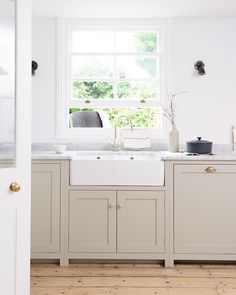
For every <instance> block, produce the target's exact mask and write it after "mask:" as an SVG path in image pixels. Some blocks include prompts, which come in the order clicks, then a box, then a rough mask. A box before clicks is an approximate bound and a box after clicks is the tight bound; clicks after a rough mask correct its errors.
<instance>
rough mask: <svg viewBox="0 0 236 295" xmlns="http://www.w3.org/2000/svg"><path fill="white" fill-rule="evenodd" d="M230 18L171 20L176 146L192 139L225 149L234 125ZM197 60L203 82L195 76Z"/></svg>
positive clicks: (235, 54)
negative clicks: (178, 138)
mask: <svg viewBox="0 0 236 295" xmlns="http://www.w3.org/2000/svg"><path fill="white" fill-rule="evenodd" d="M235 28H236V18H228V19H226V18H224V19H221V18H216V19H207V18H205V19H204V18H203V19H175V21H174V24H173V34H172V35H173V39H172V46H173V47H172V48H171V52H172V57H173V65H172V69H171V71H172V82H173V88H174V89H175V90H177V91H179V90H188V94H186V95H183V96H179V97H178V99H177V101H178V113H177V116H178V117H177V124H178V128H179V131H180V134H181V142H185V141H186V140H188V139H191V138H194V137H196V136H202V137H204V138H207V139H212V140H213V141H214V142H216V143H230V126H231V125H232V124H236V91H235V89H236V75H235V72H236V34H235ZM198 59H200V60H203V61H204V63H205V65H206V67H205V69H206V76H195V75H194V74H193V64H194V62H195V61H197V60H198Z"/></svg>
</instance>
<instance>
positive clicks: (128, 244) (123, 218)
mask: <svg viewBox="0 0 236 295" xmlns="http://www.w3.org/2000/svg"><path fill="white" fill-rule="evenodd" d="M117 208H118V209H117V210H118V211H117V212H118V224H117V230H118V252H127V253H128V252H136V253H161V252H164V192H157V191H155V192H154V191H122V192H118V205H117Z"/></svg>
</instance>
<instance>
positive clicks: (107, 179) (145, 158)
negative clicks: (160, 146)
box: [70, 151, 164, 186]
mask: <svg viewBox="0 0 236 295" xmlns="http://www.w3.org/2000/svg"><path fill="white" fill-rule="evenodd" d="M70 184H71V185H140V186H142V185H150V186H163V185H164V162H163V161H162V160H161V157H160V154H159V153H154V152H104V151H102V152H90V153H88V152H84V153H77V154H76V155H73V156H72V159H71V160H70Z"/></svg>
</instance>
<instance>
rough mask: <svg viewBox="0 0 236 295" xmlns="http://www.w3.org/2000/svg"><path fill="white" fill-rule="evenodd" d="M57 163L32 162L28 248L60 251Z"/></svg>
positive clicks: (58, 174) (38, 250)
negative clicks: (29, 238) (29, 246)
mask: <svg viewBox="0 0 236 295" xmlns="http://www.w3.org/2000/svg"><path fill="white" fill-rule="evenodd" d="M60 180H61V179H60V164H32V200H31V251H32V253H39V252H42V253H45V252H51V253H52V252H59V251H60V243H59V238H60V183H61V181H60Z"/></svg>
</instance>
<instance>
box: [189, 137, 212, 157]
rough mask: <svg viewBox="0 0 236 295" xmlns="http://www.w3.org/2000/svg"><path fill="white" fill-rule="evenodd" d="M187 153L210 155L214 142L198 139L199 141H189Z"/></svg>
mask: <svg viewBox="0 0 236 295" xmlns="http://www.w3.org/2000/svg"><path fill="white" fill-rule="evenodd" d="M187 152H188V153H191V154H210V153H211V152H212V142H211V141H207V140H202V138H201V137H197V140H191V141H187Z"/></svg>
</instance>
